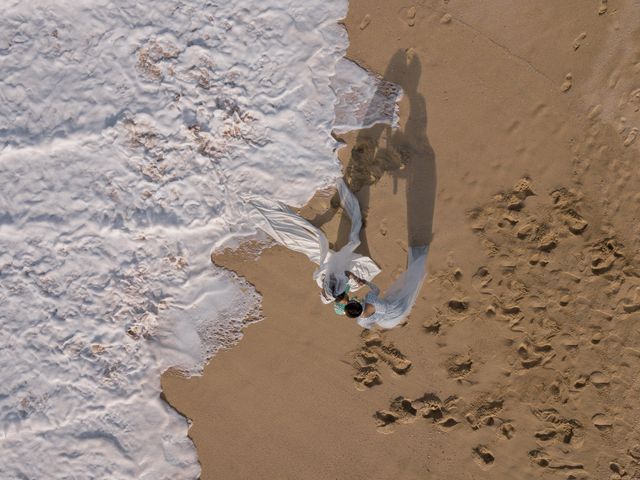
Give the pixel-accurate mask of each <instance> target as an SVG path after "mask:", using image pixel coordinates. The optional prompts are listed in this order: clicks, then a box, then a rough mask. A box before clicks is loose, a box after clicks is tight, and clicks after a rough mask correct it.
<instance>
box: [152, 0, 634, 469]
mask: <svg viewBox="0 0 640 480" xmlns="http://www.w3.org/2000/svg"><path fill="white" fill-rule="evenodd" d="M345 24H346V26H347V28H348V30H349V35H350V41H351V47H350V50H349V52H348V54H349V57H350V58H352V59H354V60H356V61H357V62H359V63H360V64H362V65H363V66H365V67H367V68H369V69H371V70H373V71H375V72H378V73H380V74H382V75H384V76H385V77H386V78H387V79H389V80H391V81H394V82H398V83H400V84H401V85H402V86H403V88H404V89H405V92H406V93H407V95H406V96H405V98H404V99H403V100H402V103H401V117H402V121H401V124H402V128H401V129H400V131H397V132H392V131H390V130H389V129H388V128H382V127H379V128H376V127H374V128H372V129H369V130H366V131H361V132H355V133H352V134H349V135H346V136H345V141H346V142H347V148H345V149H343V150H342V151H341V152H340V153H341V156H342V160H343V162H344V164H345V171H346V174H347V178H348V179H349V180H350V182H351V184H352V185H353V187H354V189H357V190H358V195H359V197H360V200H361V202H362V206H363V209H364V211H365V215H366V217H367V220H366V235H365V238H364V239H365V242H364V245H363V251H365V252H369V253H370V255H371V256H372V258H373V259H374V260H376V261H377V262H378V263H379V264H380V266H381V267H382V269H383V273H382V274H381V275H380V277H379V278H378V284H379V285H380V286H381V287H382V288H383V289H384V286H385V285H388V284H389V283H390V282H391V280H392V278H393V277H394V275H395V274H397V273H398V272H399V271H401V270H402V268H403V266H404V262H405V259H406V246H407V244H408V243H413V242H419V241H420V240H421V239H422V240H423V239H428V238H430V233H431V231H433V242H432V246H431V251H430V256H429V261H428V270H429V278H428V280H427V282H426V283H425V286H424V288H423V290H422V294H421V297H420V298H419V300H418V302H417V304H416V306H415V308H414V310H413V312H412V314H411V316H410V318H409V320H408V322H407V324H406V325H404V326H403V327H400V328H396V329H393V330H390V331H382V332H372V333H366V332H362V331H361V329H360V328H359V327H358V326H357V325H356V323H355V322H354V321H351V320H348V319H346V318H344V317H338V316H336V315H335V314H334V313H333V312H332V309H331V307H330V306H324V305H322V304H321V303H320V301H319V299H318V293H319V292H318V290H317V288H316V287H315V285H314V283H313V281H312V280H311V273H312V271H313V268H314V267H313V265H312V264H311V263H310V262H309V261H307V260H306V258H304V257H303V256H301V255H298V254H293V253H291V252H288V251H286V250H284V249H282V248H280V247H274V248H270V249H268V250H266V251H265V252H264V253H263V254H262V255H261V256H260V257H259V258H257V259H256V258H255V256H254V255H252V254H251V253H250V252H249V250H250V249H244V250H241V251H237V252H227V253H225V254H224V255H221V256H219V257H216V258H215V262H216V263H217V264H219V265H222V266H224V267H227V268H229V269H232V270H234V271H236V272H237V273H238V274H239V275H242V276H244V277H246V278H247V279H248V280H249V281H250V282H251V283H253V284H254V285H255V286H256V288H257V290H258V291H259V292H260V293H261V294H262V295H263V305H262V308H263V314H264V316H265V318H266V319H265V320H264V321H263V322H260V323H257V324H255V325H252V326H250V327H248V328H247V329H246V332H245V336H244V338H243V340H242V341H241V342H240V344H239V345H238V346H237V347H234V348H233V349H231V350H228V351H224V352H222V353H220V354H218V355H217V356H216V357H215V358H214V359H213V360H212V361H211V362H210V364H209V365H208V366H207V367H206V369H205V372H204V375H203V376H202V377H197V378H191V379H185V378H181V377H180V376H178V375H176V374H173V373H170V372H169V373H167V374H165V375H164V377H163V388H164V391H165V395H166V397H167V399H168V401H169V402H170V403H171V404H172V405H173V406H174V407H175V408H176V409H178V410H179V411H180V412H182V413H183V414H184V415H186V416H187V417H189V418H190V419H192V420H193V426H192V428H191V430H190V435H191V437H192V438H193V440H194V442H195V444H196V447H197V449H198V453H199V455H200V460H201V462H202V478H205V479H224V480H232V479H365V478H367V479H391V478H393V479H438V480H440V479H447V480H449V479H450V480H463V479H538V478H542V479H583V478H589V479H598V480H599V479H610V478H621V479H633V478H636V479H638V478H640V408H639V407H638V398H640V376H639V366H640V331H639V327H640V323H639V320H640V268H639V267H640V258H639V257H638V254H637V252H638V239H639V238H640V237H639V235H638V234H639V231H638V230H639V228H640V227H639V225H640V222H639V218H638V211H639V210H638V207H639V206H640V172H639V169H638V165H639V162H640V155H639V153H638V147H639V146H640V141H639V142H636V141H635V140H636V136H637V135H638V133H637V132H638V127H640V113H639V110H640V90H639V88H640V75H639V74H640V41H639V38H640V36H639V32H640V5H639V4H638V2H633V1H622V0H610V1H609V2H608V3H607V2H606V1H605V0H603V1H596V0H593V1H592V0H589V1H587V0H563V1H562V2H557V1H551V0H531V1H524V0H523V1H519V2H512V1H507V0H493V1H492V2H477V1H472V0H466V1H463V0H449V1H447V0H444V1H443V0H438V1H435V0H434V1H422V2H416V3H414V4H411V3H407V2H400V1H395V0H353V1H352V2H351V5H350V10H349V14H348V17H347V19H346V20H345ZM427 121H428V122H427ZM436 171H437V175H436ZM407 204H408V205H409V207H408V208H407ZM303 213H304V214H305V215H306V216H307V217H308V218H311V219H313V220H314V221H315V222H316V223H317V224H324V226H323V228H324V229H325V230H326V231H327V233H328V235H329V237H330V238H334V239H336V242H337V243H338V244H339V243H340V242H341V239H342V238H343V237H344V231H345V228H344V227H345V225H344V224H342V223H341V215H340V212H339V211H336V210H334V209H333V208H332V207H331V205H330V203H329V202H328V201H327V199H326V198H323V197H321V196H320V197H317V198H315V199H314V200H313V201H312V202H310V204H309V205H308V206H307V207H305V208H304V209H303Z"/></svg>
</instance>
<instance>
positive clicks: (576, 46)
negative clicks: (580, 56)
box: [573, 32, 587, 50]
mask: <svg viewBox="0 0 640 480" xmlns="http://www.w3.org/2000/svg"><path fill="white" fill-rule="evenodd" d="M585 38H587V32H582V33H581V34H580V35H578V36H577V37H576V39H575V40H574V41H573V49H574V50H578V49H579V48H580V46H581V45H582V41H583V40H584V39H585Z"/></svg>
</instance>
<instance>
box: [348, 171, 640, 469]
mask: <svg viewBox="0 0 640 480" xmlns="http://www.w3.org/2000/svg"><path fill="white" fill-rule="evenodd" d="M530 197H536V199H535V200H536V201H535V203H534V207H533V208H532V209H531V210H532V211H531V212H529V211H528V210H529V206H528V204H529V201H530ZM585 208H586V207H585V205H583V202H582V198H581V195H580V193H579V192H576V191H572V190H570V189H565V188H558V189H555V190H553V191H551V192H549V193H548V194H543V193H540V192H536V191H535V190H534V187H533V184H532V182H531V180H530V179H529V178H523V179H521V180H520V181H519V182H518V183H517V184H516V185H515V186H514V187H513V188H512V189H511V190H510V191H507V192H503V193H501V194H498V195H496V196H495V197H494V198H493V199H492V200H491V201H490V202H489V203H488V204H486V205H484V206H483V207H481V208H478V209H476V210H474V211H472V212H470V214H469V220H470V224H471V228H472V230H473V232H474V233H475V234H476V235H477V236H478V238H479V240H480V242H481V243H482V245H483V246H484V248H485V251H486V254H487V256H488V261H487V263H486V265H485V266H480V267H479V268H478V269H477V271H476V272H475V273H474V274H473V276H472V279H471V285H472V287H473V289H474V290H475V291H474V292H464V291H461V290H456V288H457V287H456V288H453V291H454V292H456V293H454V294H453V295H452V296H451V297H450V298H449V300H447V301H446V302H445V303H444V304H443V305H442V306H441V307H438V308H437V309H436V312H435V315H434V316H433V318H431V319H428V320H427V321H426V322H425V323H424V324H423V327H424V331H425V333H426V334H429V335H436V336H438V335H440V334H441V333H442V331H443V329H447V328H449V326H452V325H454V324H455V323H456V322H460V321H464V320H466V319H467V318H469V317H476V318H477V317H483V318H486V319H487V320H488V321H499V322H504V323H505V324H507V325H508V328H509V331H511V332H513V335H511V336H510V337H509V338H508V339H507V342H508V345H510V348H512V349H513V352H514V355H513V357H512V358H513V359H512V360H511V363H510V366H509V367H510V369H511V373H510V374H509V375H508V376H509V377H510V380H509V381H510V382H525V383H524V384H526V382H527V381H528V382H529V383H532V384H536V383H535V382H537V381H538V380H536V378H537V377H535V375H541V377H540V378H544V379H545V380H544V381H543V383H541V384H539V385H538V384H536V387H535V389H534V394H533V395H531V396H530V397H527V399H526V401H527V404H529V405H531V406H530V415H531V418H530V419H531V421H532V422H533V423H532V424H537V425H538V427H537V428H535V429H534V430H533V431H531V430H530V429H529V430H527V434H532V435H533V441H534V442H535V444H536V445H537V446H536V448H534V449H531V450H530V451H529V452H528V453H526V452H523V454H526V455H528V458H529V459H530V461H531V462H532V463H533V464H534V465H536V466H537V467H539V468H542V469H545V470H548V471H550V472H556V473H558V474H562V475H563V477H562V478H566V479H568V480H570V479H582V478H594V477H591V476H589V473H588V472H587V470H586V466H585V463H584V462H582V461H579V457H578V456H577V455H578V454H579V451H580V449H581V448H582V446H583V444H584V442H585V438H586V437H587V435H591V436H593V435H601V440H602V441H604V442H605V443H604V444H603V445H605V444H606V445H608V446H609V447H610V448H608V450H606V451H607V452H608V453H607V455H611V456H612V459H611V461H610V462H609V463H608V465H607V467H608V473H607V474H608V475H609V477H608V478H611V479H614V478H615V479H625V478H629V479H632V478H640V428H635V429H633V430H632V431H626V432H624V433H623V435H624V439H625V440H624V441H622V440H621V439H620V438H617V437H616V436H615V435H613V433H612V432H613V431H614V425H615V423H616V422H615V411H612V410H611V407H610V405H608V400H607V399H609V398H610V399H613V400H614V401H616V400H615V399H616V395H619V396H620V395H623V393H621V392H618V393H616V392H614V390H613V389H614V387H613V384H614V378H612V376H611V374H610V373H609V372H610V371H611V370H610V369H609V368H608V367H609V365H610V364H611V355H614V356H615V354H616V353H617V350H622V349H623V347H624V345H629V344H631V345H633V343H629V342H631V341H630V340H625V339H622V340H620V339H618V340H617V341H618V344H615V343H614V344H612V345H613V346H612V347H607V346H606V345H609V344H610V343H611V340H612V339H613V338H616V337H615V334H614V333H613V332H614V329H615V328H616V325H617V324H616V321H618V319H625V318H627V317H628V316H629V315H633V314H634V313H636V312H638V311H640V281H639V280H638V278H640V271H638V269H637V268H636V267H635V265H634V264H633V261H632V260H633V259H630V258H628V256H627V252H626V251H625V247H624V245H623V244H622V242H620V240H619V239H618V238H617V236H616V234H615V232H614V231H612V230H611V229H610V228H609V229H608V230H607V229H606V228H603V227H601V226H599V228H598V231H596V228H595V227H593V226H592V225H590V224H589V222H588V221H587V220H586V218H585V217H583V214H582V210H585ZM587 210H588V209H587ZM461 275H462V273H461V272H460V271H459V270H455V271H454V272H453V273H452V274H447V275H445V276H442V277H441V278H440V280H441V281H442V283H443V287H444V288H443V290H445V291H449V292H451V291H452V288H450V287H451V286H454V287H455V286H456V285H457V281H458V280H459V279H460V277H461ZM433 276H434V277H437V274H436V275H433ZM445 277H446V278H445ZM594 286H595V287H596V288H593V287H594ZM587 287H591V288H587ZM587 318H588V319H590V321H589V322H586V321H585V319H587ZM617 333H620V332H617ZM612 334H613V335H614V337H611V336H610V335H612ZM625 341H626V343H625ZM603 345H605V346H603ZM607 349H609V350H607ZM357 358H358V360H357V364H356V370H357V374H356V376H355V380H356V383H357V385H359V386H360V387H361V388H363V389H366V388H367V387H371V386H373V385H375V384H377V383H380V382H381V381H382V378H381V374H380V370H379V368H378V367H379V365H380V363H381V361H382V362H383V363H387V364H388V365H389V366H390V367H391V368H392V370H393V371H395V372H396V373H399V374H405V373H407V372H408V371H409V369H410V367H411V362H409V361H408V360H407V359H405V358H404V356H403V355H402V354H401V353H400V352H399V351H398V350H397V349H395V348H394V347H393V346H392V345H385V343H384V340H383V337H382V336H381V334H379V333H368V334H364V336H363V345H362V348H361V350H360V352H359V353H358V357H357ZM614 358H615V357H614ZM623 365H624V363H623ZM441 366H442V368H444V369H445V370H446V372H447V375H448V377H449V378H451V379H454V380H456V381H459V382H465V379H466V377H467V376H469V374H470V373H471V372H472V371H473V370H474V368H475V367H476V365H475V364H474V360H473V357H472V355H471V354H467V355H464V354H462V355H461V354H457V355H452V356H450V357H448V358H447V360H446V361H445V362H444V364H442V365H441ZM594 367H595V368H594ZM549 371H552V372H555V373H552V374H549V373H548V372H549ZM613 371H614V372H615V369H614V370H613ZM536 372H538V373H536ZM531 375H534V377H530V376H531ZM554 375H555V378H556V379H555V380H553V381H550V380H549V378H553V376H554ZM528 378H532V379H533V380H527V379H528ZM588 388H593V389H595V390H594V391H595V392H596V395H595V396H593V397H592V398H595V400H592V403H593V404H590V405H589V406H587V407H584V406H583V407H575V406H572V402H573V401H574V400H575V399H576V398H578V397H577V396H579V395H581V392H583V391H585V389H588ZM515 391H518V387H517V385H516V389H515ZM512 393H513V392H512ZM512 400H513V401H514V402H518V401H522V398H520V399H518V398H513V395H511V396H509V395H506V396H504V397H499V398H497V397H492V396H491V395H490V394H485V395H484V396H483V395H480V396H479V397H477V398H476V399H475V400H473V401H472V402H471V403H466V402H465V400H464V399H463V398H459V397H458V396H455V395H452V396H448V397H444V398H442V396H441V395H440V394H437V393H434V392H428V393H425V394H424V395H423V396H421V397H419V398H416V399H410V398H406V397H404V396H398V397H396V398H394V399H393V400H392V401H391V402H390V404H389V406H388V408H385V409H381V410H378V411H377V412H376V413H375V415H374V419H375V422H376V425H377V428H378V430H379V431H380V432H382V433H391V432H392V431H393V429H394V426H395V425H397V424H407V423H414V422H426V423H427V424H434V425H435V426H436V427H438V428H440V429H441V430H443V431H449V430H451V429H454V428H461V427H465V426H466V428H470V429H471V430H478V429H480V428H493V429H495V431H496V434H497V436H498V437H501V438H505V439H509V440H510V439H512V438H514V436H515V434H516V425H515V424H514V422H513V421H512V420H510V419H508V418H505V416H504V413H503V409H504V406H505V402H507V401H509V402H510V401H512ZM618 400H619V399H618ZM628 408H632V407H628ZM572 412H573V413H572ZM536 422H537V423H536ZM607 442H608V443H607ZM471 453H472V457H473V458H474V459H475V461H476V463H477V464H478V465H479V466H480V467H481V468H482V469H488V468H491V467H492V466H493V465H494V464H495V461H496V457H495V456H494V453H493V452H492V447H491V444H485V443H483V444H478V445H476V446H475V447H474V448H473V450H472V452H471ZM614 456H617V458H613V457H614ZM598 465H600V464H598ZM599 474H602V472H601V471H599ZM596 476H598V474H597V475H596Z"/></svg>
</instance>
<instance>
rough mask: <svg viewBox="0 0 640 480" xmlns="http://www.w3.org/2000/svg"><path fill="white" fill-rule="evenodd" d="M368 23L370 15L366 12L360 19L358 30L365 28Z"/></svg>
mask: <svg viewBox="0 0 640 480" xmlns="http://www.w3.org/2000/svg"><path fill="white" fill-rule="evenodd" d="M370 23H371V15H369V14H368V13H367V14H366V15H365V16H364V17H363V19H362V21H361V22H360V30H364V29H365V28H367V27H368V26H369V24H370Z"/></svg>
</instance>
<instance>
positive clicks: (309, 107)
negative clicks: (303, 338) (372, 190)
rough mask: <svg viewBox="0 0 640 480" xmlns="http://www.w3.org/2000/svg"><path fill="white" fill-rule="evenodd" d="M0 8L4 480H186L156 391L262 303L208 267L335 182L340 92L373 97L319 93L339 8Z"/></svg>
mask: <svg viewBox="0 0 640 480" xmlns="http://www.w3.org/2000/svg"><path fill="white" fill-rule="evenodd" d="M3 6H4V9H3V16H2V17H1V18H0V71H2V78H1V79H0V181H1V182H2V189H1V191H0V364H1V365H2V367H3V368H2V370H1V371H0V450H2V455H1V456H0V478H3V479H12V478H87V477H91V478H149V479H163V478H170V479H177V478H195V477H197V475H198V473H199V466H198V463H197V458H196V455H195V451H194V448H193V445H192V444H191V442H190V441H189V440H188V438H187V437H186V430H187V424H186V421H185V420H184V419H183V418H182V417H180V416H179V415H178V414H176V413H175V412H174V411H173V410H172V409H171V408H170V407H168V406H167V405H166V404H165V403H164V402H162V401H161V400H160V398H159V393H160V385H159V375H160V373H161V372H162V371H163V370H164V369H166V368H167V367H169V366H172V365H181V366H182V367H183V368H185V369H186V370H189V371H191V372H195V371H198V369H199V368H200V367H201V365H202V361H203V359H205V358H207V357H208V356H210V355H212V354H213V353H215V351H216V350H217V349H218V348H220V347H221V346H229V345H231V344H232V343H233V342H235V341H237V340H238V339H239V337H240V335H241V333H240V331H241V328H242V327H243V322H244V318H245V317H247V315H248V314H249V313H250V312H251V311H252V310H254V309H256V308H257V305H258V300H259V299H258V298H257V295H256V294H255V292H254V291H253V289H252V288H251V287H250V286H249V285H247V284H245V283H243V282H242V281H240V280H239V279H237V278H235V277H234V276H233V275H231V274H230V273H228V272H224V271H222V270H220V269H216V268H214V267H213V266H212V265H211V263H210V261H209V254H210V251H211V249H212V248H218V247H220V246H222V245H225V244H229V242H230V240H232V239H234V238H235V239H237V238H241V237H243V236H247V235H251V234H254V233H255V230H254V226H253V223H252V220H251V215H250V214H249V211H248V208H247V207H246V206H245V204H244V203H243V202H242V200H241V197H242V195H244V194H252V195H258V196H268V197H275V198H278V199H280V200H283V201H286V202H288V203H290V204H302V203H303V202H304V201H306V200H307V199H308V198H309V196H310V195H311V194H312V193H313V191H314V190H315V189H316V188H319V187H322V186H325V185H327V184H328V183H331V182H332V181H333V179H334V178H335V177H336V176H338V175H339V172H340V170H339V165H338V162H337V159H336V157H335V149H336V148H337V144H336V142H335V141H334V140H333V139H332V137H331V136H330V130H331V127H332V125H333V121H334V115H333V106H334V103H336V99H335V96H334V94H333V91H334V90H335V91H336V92H337V93H338V95H341V93H340V91H341V89H343V90H344V89H346V85H348V84H349V79H351V81H353V80H357V81H359V82H363V84H366V85H368V86H367V87H366V88H361V89H360V92H361V93H360V94H354V95H355V97H352V98H351V103H352V104H354V105H356V106H357V107H358V108H356V109H355V110H353V111H350V113H349V114H348V115H346V116H344V118H345V120H340V121H338V124H342V125H343V126H345V125H348V124H349V125H351V124H354V123H357V122H358V120H357V118H358V113H357V112H362V111H366V109H364V110H363V109H362V108H360V104H364V103H366V102H367V101H368V98H367V96H370V95H371V92H372V91H373V90H375V89H376V88H377V86H376V85H378V83H376V82H379V81H378V80H374V79H372V78H367V77H366V75H365V76H364V77H363V74H362V72H361V71H358V70H353V68H351V67H346V68H345V72H342V73H341V74H340V73H339V75H338V77H340V76H341V77H340V78H342V79H343V80H340V79H338V80H337V81H336V79H335V78H334V80H333V84H332V83H331V80H330V78H331V77H332V75H333V74H334V70H335V64H336V61H337V60H338V59H339V58H341V56H342V55H343V53H344V50H345V48H346V45H347V40H346V34H345V32H344V31H343V30H342V28H341V27H339V26H338V25H337V24H336V22H337V20H338V19H339V18H341V17H342V16H343V15H344V14H345V13H346V0H335V1H326V0H297V1H279V2H264V1H259V0H243V1H241V2H229V1H224V2H222V1H220V2H211V1H210V2H198V1H195V0H193V1H178V2H176V1H175V0H154V1H150V0H145V1H141V0H118V1H111V0H73V1H66V0H55V1H54V0H37V1H31V2H21V1H19V0H15V1H10V2H5V5H3ZM356 71H357V73H356ZM336 82H337V83H336ZM367 82H368V83H367ZM336 85H338V86H336ZM372 89H373V90H372ZM347 90H348V89H347ZM338 104H339V102H338ZM394 108H395V107H394ZM385 115H386V116H385ZM388 115H389V109H388V108H386V110H385V113H381V117H380V118H381V119H382V120H385V119H387V120H388V118H389V117H388ZM362 118H365V117H362ZM366 118H367V120H366V122H368V121H369V120H370V119H372V118H373V116H371V117H366ZM353 126H357V125H353ZM310 281H311V280H310ZM249 316H250V315H249ZM212 434H215V432H212Z"/></svg>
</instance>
